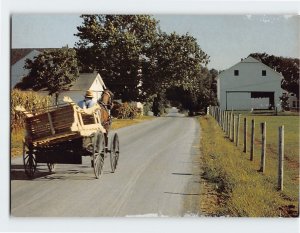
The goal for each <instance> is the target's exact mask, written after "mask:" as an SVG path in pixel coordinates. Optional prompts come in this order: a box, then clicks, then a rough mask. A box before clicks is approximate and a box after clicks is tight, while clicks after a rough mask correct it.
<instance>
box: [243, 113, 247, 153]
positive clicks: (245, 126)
mask: <svg viewBox="0 0 300 233" xmlns="http://www.w3.org/2000/svg"><path fill="white" fill-rule="evenodd" d="M243 151H244V152H245V153H246V152H247V118H246V117H245V118H244V150H243Z"/></svg>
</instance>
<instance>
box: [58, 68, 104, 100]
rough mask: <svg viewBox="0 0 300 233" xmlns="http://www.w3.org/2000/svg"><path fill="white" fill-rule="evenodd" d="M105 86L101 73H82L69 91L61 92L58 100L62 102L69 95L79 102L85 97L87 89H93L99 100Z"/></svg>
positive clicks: (95, 97) (95, 96) (96, 98)
mask: <svg viewBox="0 0 300 233" xmlns="http://www.w3.org/2000/svg"><path fill="white" fill-rule="evenodd" d="M105 88H106V86H105V84H104V82H103V80H102V78H101V76H100V74H99V73H96V72H95V73H80V74H79V77H78V78H77V80H76V81H75V83H74V85H72V87H71V88H70V89H69V90H68V91H64V92H62V93H60V95H59V98H58V102H59V103H62V99H63V97H64V96H69V97H71V99H72V100H74V101H75V102H78V101H80V100H82V99H83V98H84V95H85V92H86V91H87V90H91V91H93V93H94V99H95V100H98V99H99V98H100V97H101V95H102V92H103V90H104V89H105Z"/></svg>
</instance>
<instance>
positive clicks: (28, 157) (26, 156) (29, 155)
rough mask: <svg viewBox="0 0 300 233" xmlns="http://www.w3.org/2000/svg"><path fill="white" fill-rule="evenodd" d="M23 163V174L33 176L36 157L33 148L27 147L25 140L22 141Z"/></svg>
mask: <svg viewBox="0 0 300 233" xmlns="http://www.w3.org/2000/svg"><path fill="white" fill-rule="evenodd" d="M23 164H24V170H25V174H26V175H27V176H28V177H29V178H33V176H34V173H35V171H36V166H37V162H36V157H35V154H34V151H33V148H31V147H28V145H26V144H25V142H23Z"/></svg>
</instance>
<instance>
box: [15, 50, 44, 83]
mask: <svg viewBox="0 0 300 233" xmlns="http://www.w3.org/2000/svg"><path fill="white" fill-rule="evenodd" d="M40 53H41V52H40V51H38V50H35V49H34V50H32V51H31V52H30V53H28V54H27V55H26V56H25V57H23V58H22V59H20V60H18V61H17V62H16V63H15V64H13V65H12V66H11V81H10V87H11V88H14V87H15V85H16V84H17V83H18V82H20V81H22V78H23V77H24V76H27V75H28V72H29V70H27V69H24V65H25V61H26V59H30V60H33V58H34V57H36V56H38V55H39V54H40Z"/></svg>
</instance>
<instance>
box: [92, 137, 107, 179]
mask: <svg viewBox="0 0 300 233" xmlns="http://www.w3.org/2000/svg"><path fill="white" fill-rule="evenodd" d="M104 150H105V140H104V135H103V133H101V132H99V133H97V134H95V136H94V145H93V165H94V172H95V176H96V178H97V179H99V177H100V175H101V172H102V169H103V164H104V153H105V151H104Z"/></svg>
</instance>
